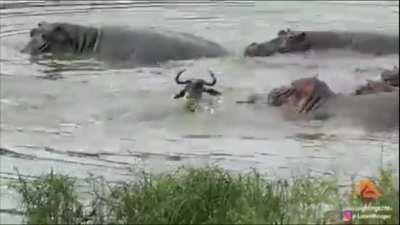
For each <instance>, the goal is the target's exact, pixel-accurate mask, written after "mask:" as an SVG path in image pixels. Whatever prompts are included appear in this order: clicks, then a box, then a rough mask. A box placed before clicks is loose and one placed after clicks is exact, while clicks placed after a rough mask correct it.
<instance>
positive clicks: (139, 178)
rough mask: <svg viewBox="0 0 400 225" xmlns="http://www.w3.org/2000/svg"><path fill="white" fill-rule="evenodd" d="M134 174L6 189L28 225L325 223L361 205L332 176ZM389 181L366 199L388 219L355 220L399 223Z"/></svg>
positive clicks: (388, 175)
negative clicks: (125, 177) (111, 180)
mask: <svg viewBox="0 0 400 225" xmlns="http://www.w3.org/2000/svg"><path fill="white" fill-rule="evenodd" d="M134 175H135V179H134V180H133V181H125V182H121V183H109V182H107V181H105V180H104V179H102V178H96V177H89V178H87V179H85V180H84V181H82V180H77V179H74V178H70V177H68V176H65V175H56V174H54V173H53V172H51V173H50V174H48V175H44V176H42V177H40V178H38V179H35V180H32V181H27V180H24V179H22V178H20V179H19V180H18V182H16V183H13V184H12V185H11V187H12V188H13V189H14V190H16V191H17V192H18V193H19V195H20V196H21V197H22V198H21V203H22V204H21V209H22V211H23V212H24V214H25V222H26V223H28V224H39V223H40V224H60V223H63V224H67V223H68V224H71V223H74V224H77V223H79V224H155V223H157V224H164V223H169V224H178V223H179V224H183V223H184V224H199V223H205V224H227V223H229V224H233V223H238V224H244V223H245V224H272V223H273V224H288V223H290V224H299V223H302V224H303V223H319V224H324V223H332V222H338V221H339V222H341V212H342V210H343V209H344V207H358V206H363V202H362V201H361V199H360V198H359V197H357V194H356V191H355V190H353V195H351V197H350V199H346V198H343V197H341V195H340V194H339V185H338V183H337V181H336V179H331V178H312V177H297V178H293V179H289V180H268V179H266V178H265V177H264V176H262V175H261V174H259V173H258V172H257V171H255V170H253V171H251V172H249V173H246V174H236V173H231V172H227V171H225V170H222V169H220V168H215V167H206V168H200V169H193V168H184V169H180V170H177V171H176V172H174V173H164V174H159V175H154V174H147V173H139V174H134ZM393 182H394V178H393V173H392V172H391V171H382V172H381V175H380V177H379V178H377V180H376V185H377V189H379V191H380V193H381V195H380V196H379V198H377V199H376V201H375V202H373V203H372V205H373V206H388V207H392V209H393V210H392V211H391V212H390V213H391V214H390V215H391V218H390V219H389V220H376V219H375V220H373V219H369V220H363V221H361V222H363V223H364V224H365V223H374V224H376V223H380V224H384V223H396V222H397V223H398V221H399V215H398V205H399V199H398V193H399V192H398V190H396V188H395V186H394V183H393ZM83 184H84V185H83ZM354 189H355V188H354ZM396 196H397V197H396ZM396 209H397V211H396ZM353 222H355V223H360V220H354V221H353Z"/></svg>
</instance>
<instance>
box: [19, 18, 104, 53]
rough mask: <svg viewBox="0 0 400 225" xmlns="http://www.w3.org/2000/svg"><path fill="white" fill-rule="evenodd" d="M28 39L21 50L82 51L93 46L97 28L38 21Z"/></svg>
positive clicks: (41, 51)
mask: <svg viewBox="0 0 400 225" xmlns="http://www.w3.org/2000/svg"><path fill="white" fill-rule="evenodd" d="M30 38H31V39H30V41H29V43H28V44H27V45H26V46H25V48H24V49H22V52H24V53H29V54H31V55H39V54H43V53H52V54H54V55H68V54H71V53H82V52H83V51H85V50H87V49H90V48H92V49H93V47H94V46H95V43H96V41H97V30H96V29H95V28H89V27H83V26H80V25H75V24H68V23H47V22H40V23H39V24H38V27H36V28H33V29H32V30H31V31H30Z"/></svg>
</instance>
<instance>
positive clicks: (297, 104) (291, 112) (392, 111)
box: [238, 77, 399, 129]
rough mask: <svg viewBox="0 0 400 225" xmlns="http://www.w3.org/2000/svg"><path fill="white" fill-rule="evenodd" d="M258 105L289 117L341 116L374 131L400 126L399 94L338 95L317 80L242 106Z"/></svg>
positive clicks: (277, 90)
mask: <svg viewBox="0 0 400 225" xmlns="http://www.w3.org/2000/svg"><path fill="white" fill-rule="evenodd" d="M255 96H256V97H255ZM257 102H262V103H266V104H268V105H270V106H274V107H281V108H282V113H283V115H284V116H287V117H288V118H301V117H303V118H310V119H327V118H332V117H336V118H339V117H340V118H344V119H350V120H351V121H355V122H358V123H360V124H363V125H366V126H368V128H374V129H376V128H378V129H382V128H383V129H386V128H393V127H398V123H399V94H398V92H391V93H376V94H371V95H360V96H356V95H342V94H336V93H334V92H333V91H332V90H331V89H330V88H329V86H328V85H327V84H326V83H325V82H323V81H321V80H319V79H318V78H317V77H308V78H302V79H298V80H295V81H293V82H292V83H291V85H288V86H282V87H279V88H275V89H273V90H272V91H271V92H270V93H269V94H268V95H267V96H265V95H253V96H252V97H251V99H249V100H248V101H239V102H238V103H257ZM300 115H302V116H300Z"/></svg>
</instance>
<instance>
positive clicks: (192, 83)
mask: <svg viewBox="0 0 400 225" xmlns="http://www.w3.org/2000/svg"><path fill="white" fill-rule="evenodd" d="M183 72H185V70H181V71H179V72H178V73H177V75H176V77H175V82H176V83H177V84H179V85H185V88H184V89H182V90H181V91H180V92H179V93H178V94H176V95H175V96H174V98H175V99H177V98H181V97H183V96H185V95H186V97H187V99H189V100H190V101H192V102H193V103H194V104H197V103H198V101H199V100H200V99H201V98H202V96H203V92H206V93H208V94H210V95H220V94H221V93H220V92H218V91H216V90H214V89H212V88H207V87H206V86H209V87H211V86H214V85H215V84H216V83H217V79H216V78H215V75H214V73H213V72H212V71H211V70H210V71H209V74H210V76H211V78H212V81H211V82H207V81H205V80H203V79H189V80H180V76H181V75H182V73H183Z"/></svg>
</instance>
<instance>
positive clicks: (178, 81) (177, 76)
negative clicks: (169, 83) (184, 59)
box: [175, 69, 190, 84]
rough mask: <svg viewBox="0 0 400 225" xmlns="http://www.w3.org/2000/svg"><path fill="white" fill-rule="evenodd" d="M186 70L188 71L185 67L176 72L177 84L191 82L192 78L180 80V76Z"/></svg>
mask: <svg viewBox="0 0 400 225" xmlns="http://www.w3.org/2000/svg"><path fill="white" fill-rule="evenodd" d="M185 71H186V70H185V69H183V70H181V71H179V72H178V73H177V74H176V77H175V82H176V83H177V84H188V83H189V82H190V80H185V81H180V80H179V77H180V76H181V75H182V73H183V72H185Z"/></svg>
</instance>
